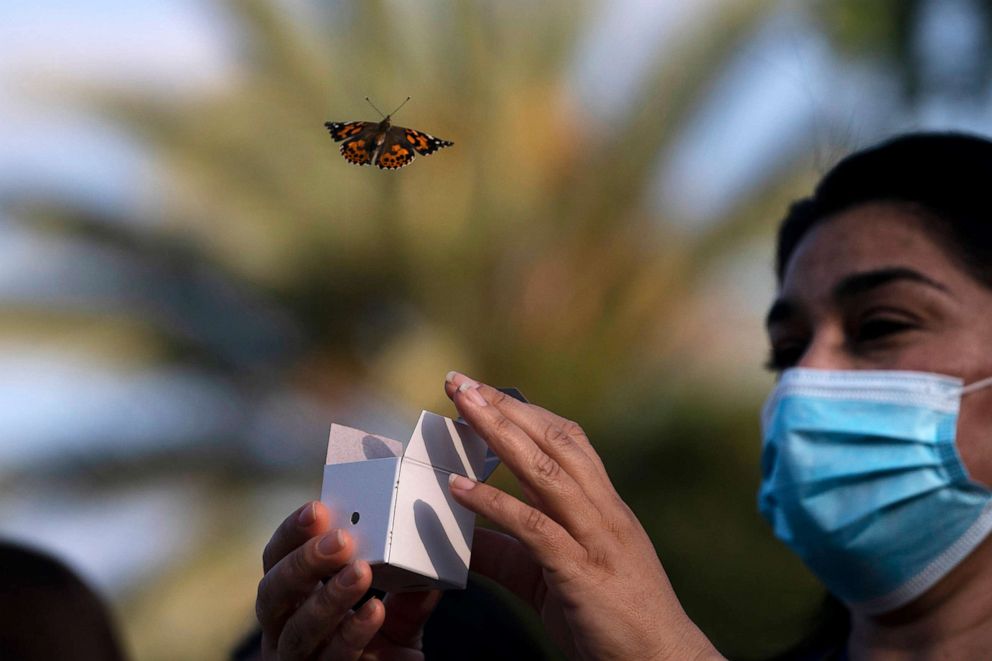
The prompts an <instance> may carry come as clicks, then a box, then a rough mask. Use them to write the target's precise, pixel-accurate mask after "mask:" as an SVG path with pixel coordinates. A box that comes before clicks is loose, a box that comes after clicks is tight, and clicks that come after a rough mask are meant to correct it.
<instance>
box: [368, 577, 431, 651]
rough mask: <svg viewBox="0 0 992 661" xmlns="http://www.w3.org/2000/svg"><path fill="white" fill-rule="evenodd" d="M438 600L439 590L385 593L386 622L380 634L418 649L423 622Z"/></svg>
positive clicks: (398, 643)
mask: <svg viewBox="0 0 992 661" xmlns="http://www.w3.org/2000/svg"><path fill="white" fill-rule="evenodd" d="M440 600H441V591H440V590H427V591H424V592H399V593H392V594H389V595H386V603H385V606H386V622H385V624H383V625H382V634H383V635H384V636H386V637H387V638H389V640H391V641H392V642H394V643H396V644H397V645H400V646H403V647H413V648H416V649H419V648H420V639H421V637H422V636H423V633H424V624H425V623H426V622H427V618H429V617H430V615H431V613H433V612H434V608H435V607H436V606H437V602H439V601H440Z"/></svg>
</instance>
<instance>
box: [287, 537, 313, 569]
mask: <svg viewBox="0 0 992 661" xmlns="http://www.w3.org/2000/svg"><path fill="white" fill-rule="evenodd" d="M316 542H317V540H316V539H314V540H311V541H310V542H309V543H307V544H305V545H304V546H302V547H300V548H298V549H296V550H295V551H293V552H292V553H290V554H289V559H290V562H289V567H290V571H291V572H292V574H293V576H294V577H296V578H303V577H305V576H309V575H310V574H311V573H312V569H311V568H312V566H313V560H312V558H313V557H314V556H315V555H316V547H317V544H316Z"/></svg>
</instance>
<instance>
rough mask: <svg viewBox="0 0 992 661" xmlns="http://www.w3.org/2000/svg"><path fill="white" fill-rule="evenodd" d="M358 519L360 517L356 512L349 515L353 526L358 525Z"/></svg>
mask: <svg viewBox="0 0 992 661" xmlns="http://www.w3.org/2000/svg"><path fill="white" fill-rule="evenodd" d="M360 518H361V517H360V516H359V514H358V512H352V513H351V525H355V524H356V523H358V519H360Z"/></svg>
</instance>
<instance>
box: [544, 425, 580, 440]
mask: <svg viewBox="0 0 992 661" xmlns="http://www.w3.org/2000/svg"><path fill="white" fill-rule="evenodd" d="M544 440H545V441H546V442H547V443H548V444H549V445H557V446H568V445H571V444H572V442H573V441H572V437H571V436H569V435H568V434H567V433H566V432H565V430H564V429H562V428H561V427H559V426H558V425H556V424H555V423H553V422H551V423H548V426H547V427H545V428H544Z"/></svg>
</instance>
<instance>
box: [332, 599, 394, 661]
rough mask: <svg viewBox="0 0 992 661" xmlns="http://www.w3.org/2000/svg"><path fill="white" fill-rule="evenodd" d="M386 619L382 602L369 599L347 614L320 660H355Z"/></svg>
mask: <svg viewBox="0 0 992 661" xmlns="http://www.w3.org/2000/svg"><path fill="white" fill-rule="evenodd" d="M384 619H385V609H384V608H383V607H382V602H381V601H379V600H378V599H374V598H373V599H369V600H368V601H366V602H365V603H364V604H362V607H361V608H359V609H358V610H357V611H355V612H354V613H351V614H349V615H345V617H344V618H343V620H342V621H341V626H339V627H338V630H337V631H336V632H335V633H334V637H333V638H331V642H330V644H328V646H327V647H326V648H325V649H324V651H323V653H321V655H320V656H319V657H318V658H319V659H320V661H353V660H354V659H358V658H360V657H361V656H362V653H363V652H364V651H365V648H366V647H368V646H369V643H371V642H372V638H373V637H374V636H375V634H376V633H377V632H378V631H379V628H380V627H381V626H382V622H383V620H384Z"/></svg>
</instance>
